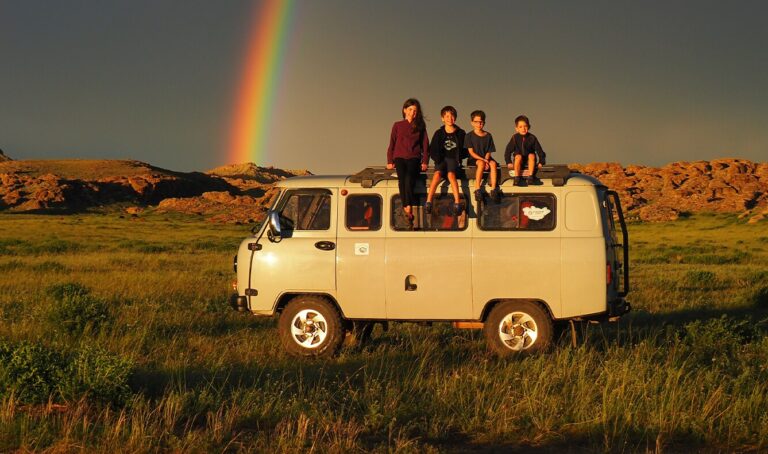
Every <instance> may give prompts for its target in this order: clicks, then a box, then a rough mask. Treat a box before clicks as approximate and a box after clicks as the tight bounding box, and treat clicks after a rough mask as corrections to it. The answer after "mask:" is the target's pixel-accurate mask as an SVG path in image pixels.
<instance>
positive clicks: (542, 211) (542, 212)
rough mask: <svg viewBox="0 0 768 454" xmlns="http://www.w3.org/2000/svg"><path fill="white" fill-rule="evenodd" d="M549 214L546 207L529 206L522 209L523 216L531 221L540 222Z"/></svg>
mask: <svg viewBox="0 0 768 454" xmlns="http://www.w3.org/2000/svg"><path fill="white" fill-rule="evenodd" d="M551 212H552V211H550V209H549V208H547V207H536V206H530V207H525V208H523V214H525V215H526V216H527V217H528V219H532V220H534V221H541V220H542V219H544V218H545V217H547V215H548V214H549V213H551Z"/></svg>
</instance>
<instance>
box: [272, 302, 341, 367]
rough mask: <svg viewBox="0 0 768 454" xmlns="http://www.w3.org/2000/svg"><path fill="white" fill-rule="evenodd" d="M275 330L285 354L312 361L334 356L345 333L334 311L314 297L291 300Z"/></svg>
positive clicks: (337, 312)
mask: <svg viewBox="0 0 768 454" xmlns="http://www.w3.org/2000/svg"><path fill="white" fill-rule="evenodd" d="M277 331H278V334H279V335H280V341H281V342H282V343H283V347H284V348H285V350H286V351H287V352H288V353H290V354H292V355H295V356H302V357H314V358H330V357H332V356H333V355H335V354H336V353H337V352H338V351H339V348H340V347H341V342H342V341H343V340H344V335H345V333H346V330H345V329H344V325H343V324H342V323H341V315H340V314H339V311H338V309H336V307H335V306H334V305H333V304H331V303H330V302H329V301H328V300H327V299H325V298H323V297H321V296H317V295H299V296H296V297H294V298H293V299H291V301H289V302H288V304H287V305H286V306H285V309H283V312H282V313H281V314H280V319H279V320H278V322H277Z"/></svg>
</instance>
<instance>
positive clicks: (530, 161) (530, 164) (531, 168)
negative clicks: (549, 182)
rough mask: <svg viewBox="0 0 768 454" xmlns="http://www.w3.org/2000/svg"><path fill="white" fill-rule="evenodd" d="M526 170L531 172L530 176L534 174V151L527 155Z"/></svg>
mask: <svg viewBox="0 0 768 454" xmlns="http://www.w3.org/2000/svg"><path fill="white" fill-rule="evenodd" d="M528 170H529V171H530V172H531V176H534V175H536V153H531V154H529V155H528Z"/></svg>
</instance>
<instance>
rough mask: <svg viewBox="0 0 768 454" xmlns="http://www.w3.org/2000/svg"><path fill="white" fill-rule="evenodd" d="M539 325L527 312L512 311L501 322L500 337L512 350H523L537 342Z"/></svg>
mask: <svg viewBox="0 0 768 454" xmlns="http://www.w3.org/2000/svg"><path fill="white" fill-rule="evenodd" d="M538 331H539V327H538V326H537V325H536V322H535V321H534V320H533V317H531V316H530V315H528V314H526V313H525V312H511V313H509V314H507V315H506V316H505V317H504V318H503V319H502V320H501V323H499V337H500V338H501V341H502V343H503V344H504V345H505V346H506V347H507V348H509V349H510V350H515V351H521V350H525V349H527V348H530V347H531V346H532V345H533V344H534V343H536V337H538Z"/></svg>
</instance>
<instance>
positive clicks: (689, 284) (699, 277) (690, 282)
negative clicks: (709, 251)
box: [681, 270, 717, 289]
mask: <svg viewBox="0 0 768 454" xmlns="http://www.w3.org/2000/svg"><path fill="white" fill-rule="evenodd" d="M681 283H682V284H683V285H682V287H683V288H693V289H696V288H699V289H711V288H713V287H715V286H716V285H717V276H716V275H715V273H713V272H711V271H704V270H691V271H688V272H687V273H685V276H683V279H682V281H681Z"/></svg>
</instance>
